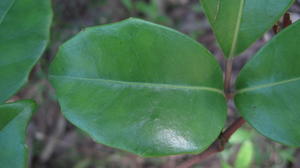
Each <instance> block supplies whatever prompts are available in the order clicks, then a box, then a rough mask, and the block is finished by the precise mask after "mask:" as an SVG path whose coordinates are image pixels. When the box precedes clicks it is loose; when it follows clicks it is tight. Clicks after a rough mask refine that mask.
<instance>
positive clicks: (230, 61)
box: [224, 58, 233, 94]
mask: <svg viewBox="0 0 300 168" xmlns="http://www.w3.org/2000/svg"><path fill="white" fill-rule="evenodd" d="M232 64H233V59H232V58H229V59H226V62H225V80H224V91H225V94H227V93H230V84H231V74H232Z"/></svg>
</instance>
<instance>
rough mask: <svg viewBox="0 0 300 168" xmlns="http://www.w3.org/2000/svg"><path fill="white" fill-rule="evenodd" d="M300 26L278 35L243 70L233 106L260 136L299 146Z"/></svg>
mask: <svg viewBox="0 0 300 168" xmlns="http://www.w3.org/2000/svg"><path fill="white" fill-rule="evenodd" d="M299 44H300V22H299V21H298V22H297V23H294V24H293V25H291V26H289V27H288V28H287V29H285V30H283V31H282V32H280V33H279V34H278V35H277V36H276V37H274V38H273V39H272V40H271V41H270V42H268V44H267V45H266V46H265V47H264V48H262V49H261V50H260V51H259V52H258V53H257V54H256V55H255V56H254V58H252V59H251V61H250V62H249V63H248V64H247V65H246V66H245V67H244V68H243V70H242V71H241V73H240V75H239V77H238V79H237V93H236V96H235V103H236V105H237V107H238V109H239V111H240V112H241V114H242V116H243V117H244V118H245V119H246V120H247V121H248V122H249V123H250V124H251V125H252V126H253V127H254V128H256V129H257V130H258V131H259V132H260V133H262V134H263V135H265V136H267V137H269V138H271V139H273V140H275V141H278V142H280V143H283V144H286V145H292V146H300V132H299V130H300V125H299V123H300V103H299V100H300V50H299Z"/></svg>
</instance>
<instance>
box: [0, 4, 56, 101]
mask: <svg viewBox="0 0 300 168" xmlns="http://www.w3.org/2000/svg"><path fill="white" fill-rule="evenodd" d="M51 18H52V12H51V5H50V1H49V0H1V1H0V103H1V102H4V101H5V100H7V99H9V97H11V96H12V95H13V94H14V93H16V92H17V91H18V90H19V89H20V88H21V87H22V86H23V85H24V84H25V82H26V81H27V78H28V75H29V72H30V71H31V69H32V67H33V66H34V64H35V63H36V62H37V60H38V59H39V57H40V56H41V55H42V52H43V51H44V49H45V47H46V44H47V41H48V38H49V29H50V23H51Z"/></svg>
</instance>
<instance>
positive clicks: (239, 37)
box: [201, 0, 293, 57]
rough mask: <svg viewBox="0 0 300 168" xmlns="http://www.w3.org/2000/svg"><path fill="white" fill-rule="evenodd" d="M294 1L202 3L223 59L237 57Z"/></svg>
mask: <svg viewBox="0 0 300 168" xmlns="http://www.w3.org/2000/svg"><path fill="white" fill-rule="evenodd" d="M292 2H293V0H201V5H202V6H203V8H204V11H205V14H206V16H207V17H208V20H209V22H210V24H211V25H212V28H213V30H214V33H215V35H216V37H217V41H218V42H219V44H220V47H221V48H222V50H223V52H224V55H225V56H226V57H233V56H237V55H238V54H239V53H241V52H243V51H244V50H245V49H247V48H248V47H249V46H250V45H251V44H252V43H253V42H255V41H256V40H257V39H258V38H260V37H261V36H262V35H263V34H264V33H265V32H266V31H267V30H269V29H270V28H271V27H272V25H274V23H275V22H276V21H277V20H279V18H280V16H282V15H283V13H284V12H285V11H286V10H287V9H288V7H289V6H290V5H291V4H292Z"/></svg>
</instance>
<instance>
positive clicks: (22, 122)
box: [0, 100, 36, 168]
mask: <svg viewBox="0 0 300 168" xmlns="http://www.w3.org/2000/svg"><path fill="white" fill-rule="evenodd" d="M35 107H36V105H35V103H34V102H33V101H30V100H23V101H18V102H16V103H9V104H3V105H0V149H1V152H0V163H1V164H0V165H1V167H3V168H6V167H7V168H10V167H12V168H25V167H27V159H28V151H27V147H26V145H25V134H26V127H27V125H28V122H29V120H30V118H31V115H32V112H33V110H34V109H35Z"/></svg>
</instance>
